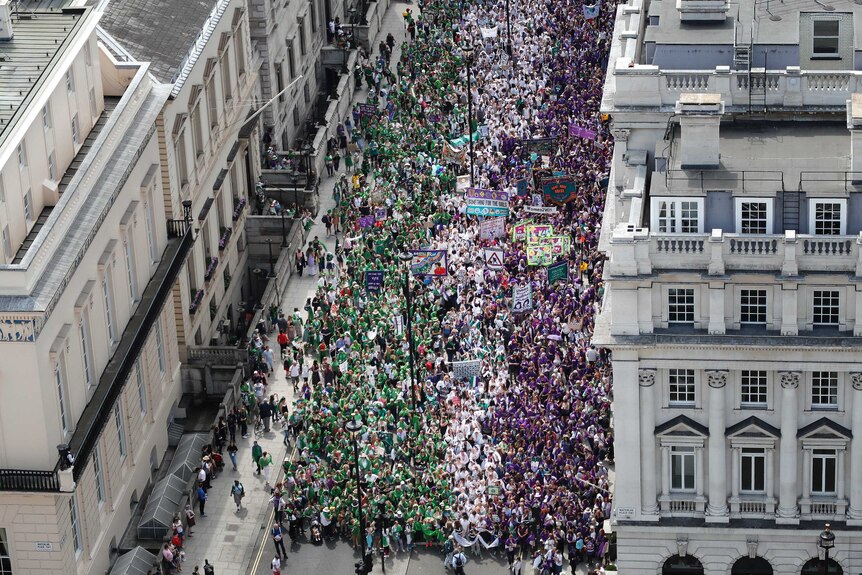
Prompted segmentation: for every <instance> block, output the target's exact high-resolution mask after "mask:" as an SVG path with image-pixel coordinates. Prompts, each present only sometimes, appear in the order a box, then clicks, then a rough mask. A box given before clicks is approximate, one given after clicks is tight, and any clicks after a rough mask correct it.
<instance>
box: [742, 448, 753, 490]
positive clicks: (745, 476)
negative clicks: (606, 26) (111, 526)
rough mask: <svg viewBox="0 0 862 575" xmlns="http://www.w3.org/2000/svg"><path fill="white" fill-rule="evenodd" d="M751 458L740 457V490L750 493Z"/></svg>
mask: <svg viewBox="0 0 862 575" xmlns="http://www.w3.org/2000/svg"><path fill="white" fill-rule="evenodd" d="M751 467H752V465H751V457H750V456H743V457H742V490H743V491H751V489H752V481H751Z"/></svg>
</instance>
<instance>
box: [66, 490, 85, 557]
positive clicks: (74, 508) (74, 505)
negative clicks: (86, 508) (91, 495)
mask: <svg viewBox="0 0 862 575" xmlns="http://www.w3.org/2000/svg"><path fill="white" fill-rule="evenodd" d="M69 522H70V524H71V527H72V549H74V551H75V558H76V559H77V558H78V557H80V556H81V553H82V552H83V551H84V533H83V530H82V529H81V513H80V509H79V508H78V494H77V493H73V494H72V496H71V497H70V498H69Z"/></svg>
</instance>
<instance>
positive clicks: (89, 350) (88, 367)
mask: <svg viewBox="0 0 862 575" xmlns="http://www.w3.org/2000/svg"><path fill="white" fill-rule="evenodd" d="M78 336H79V337H80V339H81V359H82V360H83V362H84V380H85V382H86V384H87V389H88V390H90V389H92V388H93V386H94V385H95V384H96V379H95V372H94V371H93V367H94V366H93V339H92V334H91V332H90V316H89V312H88V311H87V310H82V311H81V317H80V318H79V319H78Z"/></svg>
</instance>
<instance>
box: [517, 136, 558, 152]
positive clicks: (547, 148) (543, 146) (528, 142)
mask: <svg viewBox="0 0 862 575" xmlns="http://www.w3.org/2000/svg"><path fill="white" fill-rule="evenodd" d="M520 144H521V147H522V148H523V149H524V151H525V152H536V153H537V154H542V155H550V154H553V153H554V152H556V151H557V146H558V144H557V138H556V137H554V136H552V137H550V138H525V139H522V140H520Z"/></svg>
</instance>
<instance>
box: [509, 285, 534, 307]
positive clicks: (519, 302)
mask: <svg viewBox="0 0 862 575" xmlns="http://www.w3.org/2000/svg"><path fill="white" fill-rule="evenodd" d="M532 309H533V288H532V286H531V285H530V284H529V283H526V284H522V285H517V286H514V287H512V312H513V313H521V312H525V311H531V310H532Z"/></svg>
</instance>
